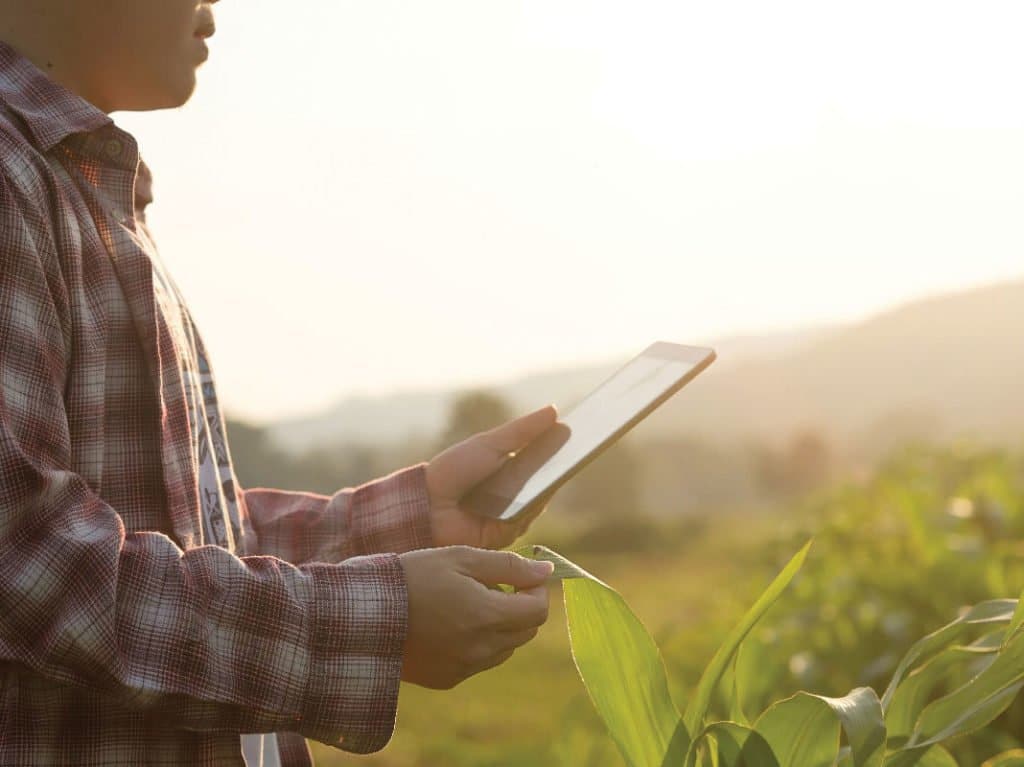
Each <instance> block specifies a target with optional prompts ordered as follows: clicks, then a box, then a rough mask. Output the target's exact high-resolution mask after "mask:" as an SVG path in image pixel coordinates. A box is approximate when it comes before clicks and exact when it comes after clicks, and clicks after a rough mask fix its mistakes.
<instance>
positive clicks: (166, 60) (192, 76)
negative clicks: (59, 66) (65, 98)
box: [73, 0, 217, 111]
mask: <svg viewBox="0 0 1024 767" xmlns="http://www.w3.org/2000/svg"><path fill="white" fill-rule="evenodd" d="M215 2H217V0H204V1H203V2H199V0H94V1H93V2H89V3H82V2H78V0H76V2H75V3H74V6H77V9H76V12H75V16H76V19H75V23H74V27H73V28H74V29H75V30H76V33H75V38H76V40H75V42H76V44H77V46H79V47H80V50H79V56H78V58H79V60H80V61H82V62H87V67H86V68H87V71H88V74H87V75H86V77H87V79H88V82H87V86H88V89H89V91H90V92H92V93H95V94H96V95H97V101H100V102H102V103H98V104H97V106H100V107H101V108H103V109H106V110H107V111H115V110H145V109H161V108H166V107H176V106H181V105H182V104H184V103H185V102H186V101H188V99H189V97H190V96H191V95H192V91H193V90H194V89H195V85H196V69H197V68H198V67H199V65H200V64H202V63H203V62H204V61H205V60H206V57H207V48H206V42H205V38H207V37H209V36H210V35H212V34H213V9H212V6H213V4H214V3H215ZM83 74H85V73H84V72H83Z"/></svg>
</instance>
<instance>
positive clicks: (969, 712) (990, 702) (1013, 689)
mask: <svg viewBox="0 0 1024 767" xmlns="http://www.w3.org/2000/svg"><path fill="white" fill-rule="evenodd" d="M1021 687H1024V634H1018V635H1017V636H1016V638H1014V639H1012V640H1010V643H1009V644H1008V645H1006V647H1005V648H1004V649H1003V650H1002V652H1000V653H999V655H997V656H996V658H995V660H993V661H992V663H991V664H990V665H989V666H988V667H986V668H985V669H984V670H983V671H982V672H981V673H980V674H978V675H977V676H976V677H974V678H973V679H971V680H970V681H969V682H968V683H967V684H965V685H963V686H962V687H960V688H959V689H957V690H954V691H953V692H951V693H950V694H949V695H946V696H945V697H942V698H939V699H938V700H937V701H935V702H934V703H931V704H930V705H928V706H927V707H926V708H925V709H924V711H922V712H921V716H920V717H919V718H918V720H917V724H916V726H915V727H914V731H913V733H912V734H911V736H910V740H909V741H908V742H907V745H908V746H924V745H928V744H931V743H940V742H942V741H945V740H949V739H950V738H953V737H956V736H958V735H964V734H966V733H968V732H973V731H974V730H977V729H980V728H981V727H984V726H985V725H986V724H988V723H989V722H991V721H992V720H993V719H995V718H996V717H997V716H999V714H1001V713H1002V712H1003V711H1005V710H1006V709H1007V708H1008V707H1009V705H1010V703H1012V702H1013V699H1014V698H1016V697H1017V693H1018V692H1019V691H1020V689H1021Z"/></svg>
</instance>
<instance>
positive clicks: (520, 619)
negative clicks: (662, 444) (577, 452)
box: [0, 0, 556, 766]
mask: <svg viewBox="0 0 1024 767" xmlns="http://www.w3.org/2000/svg"><path fill="white" fill-rule="evenodd" d="M211 6H212V3H209V2H197V1H196V0H104V1H103V2H89V3H84V2H81V0H0V41H3V42H2V43H0V764H4V765H49V764H68V765H150V764H152V765H157V764H159V765H178V764H181V765H242V764H247V765H255V764H261V765H267V766H270V765H277V764H282V765H299V764H308V762H309V753H308V750H307V749H306V747H305V741H304V740H303V737H309V738H314V739H317V740H320V741H322V742H324V743H328V744H332V745H334V746H336V747H339V748H342V749H346V750H349V751H353V752H368V751H373V750H376V749H379V748H381V747H382V746H384V744H385V743H386V742H387V741H388V739H389V737H390V735H391V732H392V729H393V726H394V719H395V709H396V705H397V696H398V683H399V680H400V679H404V680H406V681H409V682H413V683H417V684H421V685H425V686H428V687H436V688H448V687H451V686H453V685H455V684H457V683H458V682H459V681H461V680H462V679H464V678H466V677H467V676H469V675H471V674H474V673H477V672H479V671H481V670H484V669H486V668H490V667H492V666H494V665H496V664H499V663H501V662H503V661H504V660H506V659H507V658H508V657H509V656H510V655H511V654H512V652H513V651H514V650H515V648H517V647H519V646H521V645H522V644H524V643H525V642H527V641H529V639H530V638H532V637H533V636H534V635H535V633H536V631H537V627H538V626H539V625H541V624H542V623H543V622H544V621H545V620H546V617H547V592H546V590H545V586H544V582H545V580H546V577H547V576H548V575H549V574H550V566H548V565H547V563H532V562H530V561H529V560H526V559H523V558H520V557H516V556H515V555H512V554H508V553H503V552H495V551H489V550H488V549H492V548H499V547H501V546H505V545H507V544H509V543H510V542H511V541H512V540H514V538H515V537H516V536H517V535H518V534H519V533H521V532H522V530H521V526H520V528H519V529H513V528H511V527H507V526H505V525H503V524H501V523H496V522H484V521H482V520H481V519H479V518H476V517H474V516H472V515H471V514H468V513H465V512H464V511H463V510H462V508H461V507H460V505H459V500H460V498H461V497H462V496H463V495H464V494H465V493H466V492H467V491H468V489H469V488H470V487H472V486H473V485H475V484H476V483H478V482H479V481H480V480H482V479H483V478H484V477H486V476H488V475H489V474H491V473H493V472H494V471H495V470H496V469H497V468H498V467H499V466H500V465H501V464H502V462H503V461H504V460H505V459H506V457H507V456H508V454H509V452H511V451H514V450H516V449H518V448H519V447H521V446H522V445H523V444H525V443H528V442H529V441H530V440H532V439H533V438H534V437H536V436H537V435H538V434H540V433H541V432H543V431H544V430H545V429H547V428H548V427H549V426H550V425H551V424H552V423H554V420H555V417H556V416H555V412H554V409H553V408H545V409H543V410H539V411H537V412H535V413H531V414H529V415H527V416H524V417H523V418H520V419H517V420H515V421H512V422H510V423H508V424H505V425H504V426H502V427H499V428H496V429H494V430H492V431H490V432H486V433H484V434H480V435H477V436H476V437H473V438H471V439H469V440H466V441H465V442H462V443H460V444H458V445H456V446H454V447H453V448H451V449H449V450H447V451H445V452H443V453H441V454H440V455H439V456H437V457H436V458H434V459H433V460H432V461H430V462H429V463H423V464H419V465H417V466H413V467H410V468H408V469H404V470H402V471H399V472H396V473H395V474H392V475H391V476H389V477H386V478H384V479H381V480H378V481H375V482H371V483H368V484H366V485H363V486H361V487H358V488H351V489H344V490H341V491H339V492H338V493H337V494H335V495H334V496H331V497H327V496H320V495H314V494H311V493H293V492H284V491H278V490H271V489H264V488H250V489H242V488H239V487H238V485H237V483H236V481H235V477H234V472H233V470H232V467H231V462H230V455H229V451H228V448H227V441H226V436H225V434H224V422H223V418H222V416H221V413H220V411H219V407H218V402H217V393H216V386H215V382H214V377H213V371H212V369H211V367H210V363H209V358H208V355H207V352H206V349H205V347H204V345H203V342H202V338H201V336H200V335H199V333H198V330H197V329H196V327H195V325H194V324H193V322H192V318H191V316H190V315H189V312H188V309H187V307H186V306H185V304H184V301H183V300H182V298H181V296H180V293H179V292H178V291H177V290H176V288H175V286H174V282H173V280H172V279H171V278H170V276H169V275H168V274H167V272H166V270H164V268H163V267H162V265H161V263H160V261H159V258H158V257H157V254H156V249H155V247H154V246H153V243H152V240H151V238H150V236H149V232H148V230H147V228H146V224H145V207H146V205H147V204H148V202H149V201H150V200H151V194H150V181H149V175H148V171H147V169H146V168H145V166H144V165H143V164H142V163H141V162H140V160H139V156H138V152H137V149H136V144H135V142H134V140H133V138H132V137H131V136H129V135H128V134H126V133H124V132H123V131H121V130H119V129H118V128H117V127H116V126H114V125H113V123H112V121H111V120H110V118H109V117H108V116H107V113H108V112H112V111H116V110H143V109H159V108H165V107H174V106H178V105H180V104H182V103H184V102H185V101H186V100H187V99H188V98H189V96H190V95H191V93H192V90H193V88H194V85H195V70H196V68H197V67H198V66H199V64H200V63H201V62H202V61H203V60H204V59H205V58H206V55H207V47H206V42H205V40H206V38H208V37H209V36H210V35H212V34H213V32H214V23H213V15H212V11H211ZM226 287H228V286H226ZM268 367H269V366H268ZM469 546H475V547H478V548H469ZM440 547H444V548H440ZM499 583H503V584H510V585H512V586H515V587H516V588H517V589H518V593H514V594H506V593H503V592H502V591H500V590H495V589H492V588H488V587H489V586H492V585H494V584H499ZM274 732H277V733H278V735H276V736H274V735H269V733H274ZM247 733H248V734H247ZM252 733H257V735H253V734H252ZM259 733H265V734H268V735H259Z"/></svg>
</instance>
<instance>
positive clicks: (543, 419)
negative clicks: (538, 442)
mask: <svg viewBox="0 0 1024 767" xmlns="http://www.w3.org/2000/svg"><path fill="white" fill-rule="evenodd" d="M556 420H558V410H557V409H556V408H555V406H554V405H548V406H547V407H542V408H541V409H540V410H534V411H533V412H532V413H527V414H526V415H524V416H520V417H519V418H516V419H514V420H511V421H508V422H507V423H504V424H502V425H501V426H496V427H495V428H493V429H491V430H490V431H485V432H482V433H481V434H480V435H479V437H480V439H482V440H483V441H484V442H485V443H486V444H487V445H488V446H489V447H491V448H493V449H494V450H496V451H498V452H500V453H503V454H504V453H514V452H516V451H517V450H519V449H520V448H522V447H524V446H525V445H528V444H529V443H530V442H532V441H533V440H535V439H536V438H537V437H539V436H540V435H541V434H543V433H544V432H545V431H547V430H548V429H549V428H551V426H553V425H554V423H555V421H556Z"/></svg>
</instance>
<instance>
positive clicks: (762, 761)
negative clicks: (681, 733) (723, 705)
mask: <svg viewBox="0 0 1024 767" xmlns="http://www.w3.org/2000/svg"><path fill="white" fill-rule="evenodd" d="M702 751H703V752H704V755H705V758H704V761H703V762H702V763H707V762H710V763H711V764H715V765H719V767H780V765H779V762H778V760H777V759H776V758H775V754H773V753H772V750H771V747H770V746H769V745H768V743H767V742H766V741H765V739H764V738H762V737H761V736H760V735H758V734H757V733H756V732H754V731H753V730H752V729H750V728H749V727H746V726H744V725H742V724H737V723H736V722H715V723H713V724H709V725H708V726H707V727H705V728H704V730H703V731H702V732H701V733H700V736H699V737H697V738H695V739H694V741H693V743H692V744H691V745H690V751H689V753H688V754H687V755H686V767H694V766H695V765H696V764H697V759H698V754H699V753H700V752H702ZM666 767H668V766H667V765H666Z"/></svg>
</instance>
